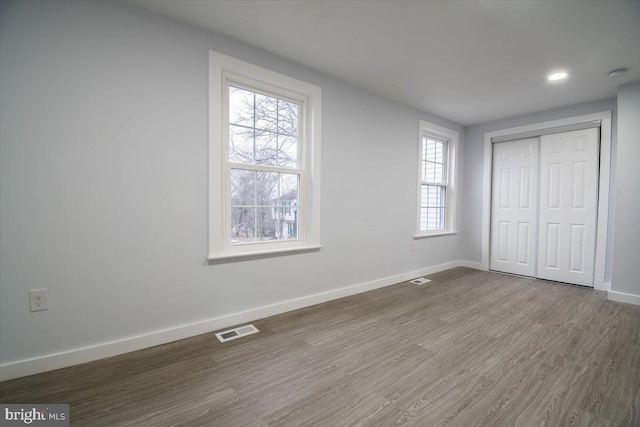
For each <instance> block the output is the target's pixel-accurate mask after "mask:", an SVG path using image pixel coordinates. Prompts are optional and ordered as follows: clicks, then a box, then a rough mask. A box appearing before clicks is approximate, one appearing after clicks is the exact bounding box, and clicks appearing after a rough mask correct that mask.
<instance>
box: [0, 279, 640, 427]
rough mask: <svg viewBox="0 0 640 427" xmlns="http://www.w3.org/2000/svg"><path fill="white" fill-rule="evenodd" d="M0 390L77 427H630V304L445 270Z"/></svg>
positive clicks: (635, 327)
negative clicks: (233, 333)
mask: <svg viewBox="0 0 640 427" xmlns="http://www.w3.org/2000/svg"><path fill="white" fill-rule="evenodd" d="M430 278H431V279H432V280H433V281H432V282H431V283H428V284H426V285H422V286H416V285H412V284H409V283H406V282H405V283H400V284H397V285H394V286H390V287H387V288H383V289H378V290H375V291H371V292H367V293H365V294H359V295H354V296H351V297H347V298H343V299H340V300H336V301H332V302H329V303H325V304H321V305H317V306H314V307H309V308H306V309H302V310H297V311H294V312H290V313H285V314H282V315H278V316H274V317H270V318H267V319H263V320H260V321H256V322H253V323H254V324H255V325H256V326H257V327H258V329H260V333H259V334H255V335H250V336H247V337H245V338H241V339H238V340H234V341H229V342H227V343H225V344H221V343H219V342H218V341H217V340H216V338H215V336H214V335H213V333H210V334H205V335H201V336H198V337H194V338H190V339H186V340H182V341H178V342H174V343H170V344H166V345H162V346H158V347H154V348H150V349H146V350H141V351H137V352H134V353H129V354H126V355H122V356H117V357H113V358H110V359H105V360H101V361H97V362H92V363H87V364H84V365H80V366H75V367H71V368H67V369H61V370H58V371H54V372H48V373H44V374H40V375H34V376H31V377H27V378H21V379H17V380H12V381H6V382H3V383H0V402H2V403H69V404H70V405H71V421H72V425H79V426H147V425H148V426H164V425H184V426H196V425H209V426H311V425H313V426H355V425H366V426H390V425H406V426H438V425H444V424H448V425H452V426H465V427H466V426H476V425H477V426H485V425H494V426H538V425H545V426H567V425H599V426H640V307H638V306H633V305H628V304H621V303H616V302H612V301H607V300H606V296H605V293H604V292H599V291H593V290H589V289H585V288H580V287H577V286H569V285H561V284H555V283H550V282H544V281H539V280H533V279H527V278H520V277H514V276H506V275H500V274H495V273H488V272H482V271H477V270H471V269H466V268H456V269H453V270H448V271H445V272H442V273H438V274H434V275H432V276H430Z"/></svg>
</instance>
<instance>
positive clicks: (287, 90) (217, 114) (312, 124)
mask: <svg viewBox="0 0 640 427" xmlns="http://www.w3.org/2000/svg"><path fill="white" fill-rule="evenodd" d="M230 84H231V85H233V84H236V85H240V86H242V87H247V88H249V90H256V91H260V92H266V93H268V94H272V95H273V96H276V97H280V98H284V99H290V100H295V101H296V102H299V103H300V116H299V121H300V129H301V132H300V135H299V138H300V142H299V145H298V160H299V164H298V168H296V169H287V168H276V169H282V170H281V171H282V172H284V173H291V172H293V173H299V174H300V182H299V189H298V191H299V195H300V196H299V198H300V200H299V203H298V204H299V206H300V207H301V211H302V212H301V215H300V217H299V218H298V238H297V239H295V240H293V239H292V240H278V241H267V242H256V243H242V244H232V243H231V234H230V230H231V223H230V221H231V194H230V191H231V187H230V186H231V184H230V183H231V176H230V175H231V168H232V163H231V162H229V156H228V151H229V147H228V145H229V118H228V117H229V112H228V109H229V106H228V103H229V85H230ZM321 96H322V90H321V88H320V87H318V86H315V85H312V84H309V83H306V82H303V81H300V80H297V79H294V78H292V77H289V76H285V75H283V74H280V73H277V72H275V71H271V70H268V69H266V68H262V67H259V66H257V65H254V64H251V63H248V62H245V61H241V60H239V59H236V58H233V57H230V56H227V55H223V54H221V53H218V52H214V51H210V52H209V254H208V259H209V260H221V259H227V258H238V257H256V256H261V255H270V254H279V253H286V252H300V251H309V250H317V249H319V248H321V245H320V128H321V125H320V120H321V102H322V99H321ZM258 168H259V166H258Z"/></svg>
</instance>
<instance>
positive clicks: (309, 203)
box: [209, 52, 320, 259]
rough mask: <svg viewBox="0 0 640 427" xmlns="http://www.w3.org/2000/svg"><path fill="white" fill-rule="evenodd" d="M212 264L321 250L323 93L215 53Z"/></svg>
mask: <svg viewBox="0 0 640 427" xmlns="http://www.w3.org/2000/svg"><path fill="white" fill-rule="evenodd" d="M210 69H211V80H210V90H211V93H210V104H211V125H210V132H211V137H210V141H211V142H210V166H209V168H210V169H209V170H210V195H209V199H210V200H209V206H210V231H209V232H210V235H209V246H210V249H209V259H217V258H228V257H237V256H245V255H258V254H262V253H272V252H283V251H295V250H306V249H312V248H318V247H319V212H320V205H319V202H320V199H319V189H320V187H319V178H320V88H319V87H317V86H313V85H310V84H308V83H305V82H301V81H299V80H296V79H293V78H291V77H287V76H284V75H282V74H279V73H275V72H273V71H269V70H266V69H264V68H260V67H257V66H255V65H252V64H249V63H246V62H243V61H240V60H237V59H235V58H231V57H228V56H225V55H221V54H218V53H216V52H211V55H210Z"/></svg>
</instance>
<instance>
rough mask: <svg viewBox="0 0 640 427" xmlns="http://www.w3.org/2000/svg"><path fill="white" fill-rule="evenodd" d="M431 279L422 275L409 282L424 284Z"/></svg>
mask: <svg viewBox="0 0 640 427" xmlns="http://www.w3.org/2000/svg"><path fill="white" fill-rule="evenodd" d="M430 281H431V280H429V279H425V278H424V277H418V278H417V279H413V280H409V283H413V284H414V285H424V284H425V283H429V282H430Z"/></svg>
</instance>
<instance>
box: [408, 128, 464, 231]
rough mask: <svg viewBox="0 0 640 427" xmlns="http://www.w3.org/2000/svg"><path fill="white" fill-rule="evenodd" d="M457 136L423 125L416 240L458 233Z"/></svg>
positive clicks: (444, 129) (420, 144)
mask: <svg viewBox="0 0 640 427" xmlns="http://www.w3.org/2000/svg"><path fill="white" fill-rule="evenodd" d="M457 139H458V133H457V132H455V131H452V130H450V129H446V128H442V127H441V126H437V125H434V124H432V123H428V122H425V121H422V120H421V121H420V142H419V146H420V151H419V153H420V164H419V176H420V179H419V182H418V186H419V191H418V225H417V236H429V235H436V234H443V233H450V232H454V231H455V227H454V221H455V212H454V209H455V203H454V202H455V194H454V185H453V184H454V182H453V181H454V169H455V164H454V162H455V148H456V144H457Z"/></svg>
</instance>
